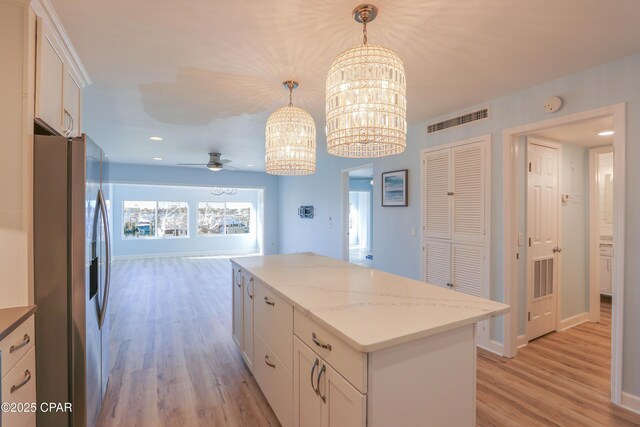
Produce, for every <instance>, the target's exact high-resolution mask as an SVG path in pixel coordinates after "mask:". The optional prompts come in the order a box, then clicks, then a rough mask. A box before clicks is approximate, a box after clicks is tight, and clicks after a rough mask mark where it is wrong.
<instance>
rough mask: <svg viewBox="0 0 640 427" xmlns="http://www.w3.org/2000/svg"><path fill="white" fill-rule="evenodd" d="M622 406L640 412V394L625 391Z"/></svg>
mask: <svg viewBox="0 0 640 427" xmlns="http://www.w3.org/2000/svg"><path fill="white" fill-rule="evenodd" d="M620 406H622V407H623V408H626V409H628V410H630V411H633V412H636V413H638V414H640V396H636V395H635V394H631V393H627V392H626V391H623V392H622V401H621V402H620Z"/></svg>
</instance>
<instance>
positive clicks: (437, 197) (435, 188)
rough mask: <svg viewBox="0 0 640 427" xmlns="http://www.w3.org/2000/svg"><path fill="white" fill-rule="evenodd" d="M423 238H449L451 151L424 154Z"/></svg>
mask: <svg viewBox="0 0 640 427" xmlns="http://www.w3.org/2000/svg"><path fill="white" fill-rule="evenodd" d="M423 162H424V182H423V188H424V190H423V191H424V212H423V216H424V236H425V237H429V238H439V239H450V238H451V189H450V181H451V150H449V149H444V150H438V151H431V152H428V153H425V154H424V157H423Z"/></svg>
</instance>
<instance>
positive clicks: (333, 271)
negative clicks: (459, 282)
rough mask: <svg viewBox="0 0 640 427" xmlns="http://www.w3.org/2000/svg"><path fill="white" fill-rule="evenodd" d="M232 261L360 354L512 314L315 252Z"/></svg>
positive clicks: (501, 307)
mask: <svg viewBox="0 0 640 427" xmlns="http://www.w3.org/2000/svg"><path fill="white" fill-rule="evenodd" d="M231 261H232V262H234V263H236V264H238V265H240V266H241V267H242V268H244V269H245V270H246V271H248V272H249V273H251V274H252V275H253V276H255V277H256V278H258V279H260V280H261V281H262V282H264V283H265V284H266V285H267V286H269V287H270V288H271V289H272V290H273V291H274V292H275V293H276V294H278V295H279V296H281V297H282V298H284V299H285V300H287V301H289V302H290V303H291V304H293V306H294V307H296V308H297V309H298V310H300V311H301V312H303V313H305V314H306V315H308V316H309V317H311V318H312V319H314V320H315V321H317V322H319V323H320V324H321V325H322V326H324V327H325V328H327V329H328V330H330V331H331V332H333V333H335V334H336V335H337V336H339V337H340V338H342V339H343V340H344V341H345V342H346V343H347V344H349V345H350V346H352V347H353V348H355V349H356V350H358V351H361V352H373V351H376V350H381V349H384V348H388V347H392V346H395V345H398V344H402V343H406V342H409V341H413V340H416V339H419V338H423V337H426V336H429V335H434V334H437V333H440V332H444V331H447V330H452V329H455V328H459V327H461V326H464V325H470V324H472V323H476V322H478V321H481V320H484V319H487V318H489V317H495V316H498V315H501V314H504V313H507V312H508V311H509V306H508V305H505V304H501V303H498V302H494V301H490V300H486V299H482V298H477V297H473V296H470V295H466V294H463V293H461V292H456V291H453V290H450V289H445V288H441V287H439V286H434V285H428V284H426V283H423V282H419V281H417V280H413V279H408V278H406V277H401V276H397V275H394V274H390V273H385V272H383V271H379V270H374V269H370V268H366V267H360V266H358V265H354V264H349V263H347V262H345V261H339V260H335V259H333V258H328V257H324V256H320V255H316V254H312V253H300V254H288V255H269V256H252V257H238V258H233V259H232V260H231Z"/></svg>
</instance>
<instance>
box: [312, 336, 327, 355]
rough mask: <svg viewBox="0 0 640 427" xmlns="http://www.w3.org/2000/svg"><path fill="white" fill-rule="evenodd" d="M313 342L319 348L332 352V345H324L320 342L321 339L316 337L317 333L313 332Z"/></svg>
mask: <svg viewBox="0 0 640 427" xmlns="http://www.w3.org/2000/svg"><path fill="white" fill-rule="evenodd" d="M311 340H313V343H314V344H315V345H317V346H318V347H320V348H324V349H325V350H329V351H331V344H324V343H322V342H320V340H319V339H318V337H317V336H316V333H315V332H313V333H312V334H311Z"/></svg>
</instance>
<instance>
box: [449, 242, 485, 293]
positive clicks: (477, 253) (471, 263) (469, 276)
mask: <svg viewBox="0 0 640 427" xmlns="http://www.w3.org/2000/svg"><path fill="white" fill-rule="evenodd" d="M483 278H484V247H482V246H474V245H465V244H460V243H454V244H452V245H451V284H452V285H453V290H455V291H460V292H464V293H465V294H469V295H474V296H477V297H485V296H488V295H484V289H483V286H482V285H483V282H484V279H483Z"/></svg>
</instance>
